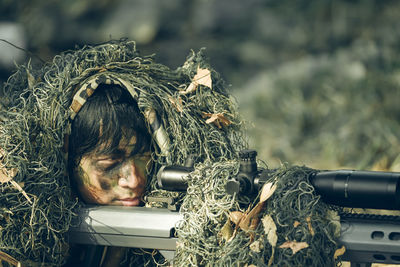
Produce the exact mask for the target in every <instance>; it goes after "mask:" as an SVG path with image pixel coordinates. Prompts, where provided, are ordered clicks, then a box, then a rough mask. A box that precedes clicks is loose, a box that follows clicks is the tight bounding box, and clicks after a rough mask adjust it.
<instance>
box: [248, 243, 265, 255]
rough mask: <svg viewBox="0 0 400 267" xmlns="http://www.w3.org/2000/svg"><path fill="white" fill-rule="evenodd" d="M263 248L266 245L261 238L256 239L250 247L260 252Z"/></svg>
mask: <svg viewBox="0 0 400 267" xmlns="http://www.w3.org/2000/svg"><path fill="white" fill-rule="evenodd" d="M263 248H264V246H263V244H262V243H261V241H260V240H256V241H254V242H253V243H251V244H250V249H251V250H252V251H254V252H256V253H260V252H261V250H262V249H263Z"/></svg>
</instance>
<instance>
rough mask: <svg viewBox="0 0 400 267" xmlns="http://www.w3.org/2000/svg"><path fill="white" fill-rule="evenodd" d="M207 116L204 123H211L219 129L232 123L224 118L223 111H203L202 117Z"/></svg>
mask: <svg viewBox="0 0 400 267" xmlns="http://www.w3.org/2000/svg"><path fill="white" fill-rule="evenodd" d="M207 117H208V119H207V120H206V123H207V124H210V123H213V124H214V125H216V126H217V127H218V128H219V129H221V128H222V127H223V126H224V127H226V126H228V125H230V124H231V123H232V122H231V121H230V120H228V119H227V118H225V116H224V114H223V113H215V114H212V113H206V112H203V118H207Z"/></svg>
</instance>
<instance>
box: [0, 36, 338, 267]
mask: <svg viewBox="0 0 400 267" xmlns="http://www.w3.org/2000/svg"><path fill="white" fill-rule="evenodd" d="M201 70H206V71H205V73H207V71H209V74H206V75H210V76H209V77H210V79H211V84H209V82H210V81H207V82H206V83H203V82H200V78H202V77H199V76H196V75H199V72H200V71H201ZM99 73H104V74H110V75H114V76H116V77H118V78H119V79H121V80H123V81H125V82H127V83H129V84H130V85H132V87H133V88H134V89H135V90H136V92H137V93H138V95H139V97H138V105H139V108H140V109H141V111H142V112H143V113H145V111H146V110H148V109H149V108H151V109H152V110H154V111H155V112H156V113H157V115H158V117H159V120H160V122H161V124H162V125H163V127H164V129H165V132H166V133H167V139H168V146H167V149H166V150H164V149H160V147H159V146H157V145H156V142H154V151H153V159H154V161H155V162H156V164H155V166H156V167H159V166H161V165H164V164H179V165H182V164H184V162H185V160H186V158H187V157H188V155H190V154H198V155H200V156H201V158H202V162H200V163H198V164H197V165H195V171H194V172H193V173H192V174H191V175H190V179H189V181H188V184H189V187H188V192H187V194H186V196H184V197H183V202H182V208H181V212H182V213H183V215H184V218H185V220H184V221H183V222H182V223H181V224H180V225H179V227H178V228H177V233H178V236H179V244H178V247H177V253H176V257H175V260H174V265H175V266H189V265H199V266H204V265H206V266H230V265H235V266H236V265H239V266H244V265H246V264H248V265H250V264H255V265H257V266H263V265H268V264H269V265H272V266H322V265H324V266H326V264H328V265H334V264H335V262H336V260H335V259H334V258H333V255H334V252H335V250H336V248H337V247H336V243H335V241H334V239H335V231H336V230H337V228H336V226H335V224H333V223H332V222H334V219H333V217H332V215H331V210H330V208H329V207H328V206H326V205H325V204H323V203H321V202H320V201H319V197H318V196H317V195H316V194H315V192H314V189H313V187H312V186H311V185H310V183H309V181H308V178H307V177H308V173H309V172H310V171H311V170H310V169H308V168H305V167H296V166H293V167H291V166H286V165H284V166H282V167H281V168H279V169H277V170H274V171H273V174H274V175H273V176H272V177H271V182H274V183H275V184H276V191H275V192H274V193H273V194H272V196H271V198H270V199H268V200H267V201H266V202H265V203H264V204H263V208H262V209H260V210H259V211H258V212H257V214H256V216H254V217H252V218H251V219H257V218H258V219H259V220H254V222H253V223H252V225H251V227H250V228H246V227H242V226H241V227H238V226H237V225H235V223H234V220H233V219H228V218H230V215H231V214H233V213H234V212H239V211H240V212H242V213H244V214H245V215H244V216H246V214H248V213H249V212H250V211H251V210H252V209H254V206H257V204H256V203H257V201H259V200H258V199H256V200H254V203H252V204H250V205H249V208H248V209H247V212H246V208H244V207H243V206H240V205H239V202H238V201H237V200H236V199H235V198H234V197H232V196H229V195H227V194H226V193H225V191H224V185H225V182H226V180H227V179H229V178H230V177H232V176H234V175H236V174H237V172H238V167H239V161H238V151H239V150H241V149H243V148H246V141H245V137H244V136H243V135H242V132H241V128H242V123H241V121H240V118H239V116H238V114H237V109H236V105H235V102H234V101H233V100H232V99H231V97H230V96H229V94H228V92H227V91H226V90H225V85H224V83H223V81H222V79H221V78H220V76H219V75H218V73H216V72H215V71H214V70H212V69H211V68H210V66H209V65H208V63H207V62H206V61H205V59H204V56H203V54H202V52H201V51H200V52H199V53H191V54H190V55H189V57H188V59H187V61H186V62H185V63H184V64H183V65H182V67H179V68H177V69H176V70H171V69H170V68H168V67H166V66H164V65H162V64H158V63H156V62H155V61H154V60H153V58H152V57H143V56H141V55H140V54H139V53H138V52H137V51H136V48H135V44H134V43H133V42H109V43H106V44H102V45H97V46H85V47H83V48H81V49H77V50H74V51H68V52H65V53H63V54H61V55H59V56H56V57H55V58H54V59H53V61H52V62H50V63H48V64H47V65H45V66H43V68H41V69H40V70H33V69H32V68H31V67H30V65H29V64H28V65H26V66H20V67H19V68H18V70H17V71H16V73H15V74H14V75H13V76H11V77H10V78H9V80H8V82H7V83H6V84H5V88H4V91H5V92H6V95H7V99H5V101H4V103H5V104H4V105H5V106H6V108H5V109H4V110H2V111H1V118H2V121H1V124H0V148H1V154H2V160H1V164H2V168H3V174H2V175H1V183H0V210H1V213H0V251H2V252H4V253H6V254H8V255H10V256H12V257H14V258H16V259H17V260H18V261H21V262H22V264H26V265H29V266H31V265H34V264H37V265H56V266H57V265H62V264H63V263H64V262H65V260H66V257H67V256H68V247H69V244H68V239H67V232H68V230H69V227H70V226H71V225H72V224H74V223H76V222H77V220H76V219H77V218H76V213H75V211H76V208H78V207H79V205H80V203H79V201H78V200H77V199H75V198H73V197H72V196H71V189H70V185H69V180H68V177H67V175H66V173H67V171H66V153H65V151H64V149H63V147H64V137H65V136H66V135H68V133H69V130H70V128H69V127H70V119H69V118H70V111H69V107H70V105H71V101H72V96H73V92H74V91H75V90H76V89H77V88H79V87H80V86H82V84H85V82H87V81H88V80H90V78H91V77H92V76H94V75H97V74H99ZM193 88H194V90H191V89H193ZM189 89H190V90H189ZM149 180H151V181H154V180H155V179H149ZM148 186H149V188H148V189H149V192H150V194H165V192H162V191H161V190H158V189H157V188H156V184H155V183H154V182H151V183H149V185H148ZM268 220H269V221H271V220H272V221H273V222H274V223H273V224H271V223H270V224H267V223H266V221H268ZM257 221H258V223H257ZM273 225H275V226H276V230H274V227H273ZM271 227H272V228H271ZM270 228H271V229H270ZM230 230H231V232H230ZM270 232H273V233H275V234H276V241H275V242H273V241H271V239H272V240H273V238H274V236H273V234H269V233H270ZM227 233H228V234H227ZM288 242H289V243H288ZM290 242H291V243H290ZM284 244H286V245H284ZM288 244H289V245H290V244H302V245H303V247H302V248H301V249H300V250H298V251H296V252H295V251H294V250H293V249H290V246H289V245H288ZM304 244H307V245H304ZM285 246H286V247H285ZM146 255H149V254H145V256H146ZM135 257H140V256H136V254H131V255H130V256H129V257H128V258H129V259H130V260H129V261H131V263H132V264H133V263H134V262H135V260H134V258H135ZM149 257H150V259H152V255H150V256H149ZM149 257H148V258H149ZM147 263H148V264H150V265H154V264H156V263H154V262H152V261H151V260H150V261H148V262H147Z"/></svg>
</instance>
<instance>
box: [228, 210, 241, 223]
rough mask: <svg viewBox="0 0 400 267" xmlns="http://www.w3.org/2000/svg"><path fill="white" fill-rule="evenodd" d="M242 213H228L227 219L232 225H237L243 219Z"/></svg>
mask: <svg viewBox="0 0 400 267" xmlns="http://www.w3.org/2000/svg"><path fill="white" fill-rule="evenodd" d="M243 216H244V213H243V212H241V211H232V212H231V213H229V219H230V220H231V221H232V222H233V223H234V224H239V222H240V220H241V219H242V218H243Z"/></svg>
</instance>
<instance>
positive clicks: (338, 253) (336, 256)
mask: <svg viewBox="0 0 400 267" xmlns="http://www.w3.org/2000/svg"><path fill="white" fill-rule="evenodd" d="M345 252H346V247H345V246H342V247H341V248H338V249H337V250H336V251H335V254H334V255H333V258H334V259H335V260H336V259H337V258H338V257H340V256H342V255H343V254H344V253H345Z"/></svg>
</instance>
